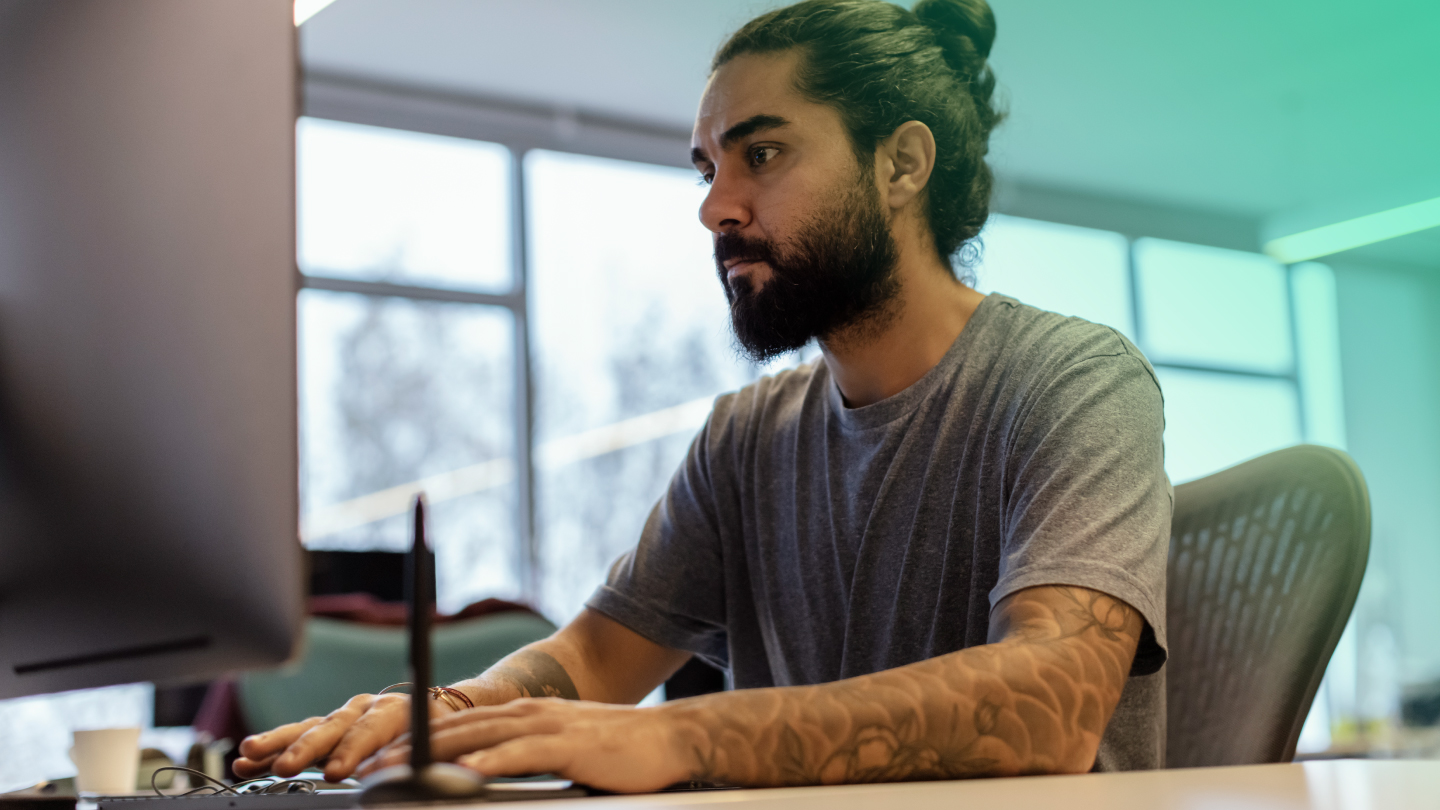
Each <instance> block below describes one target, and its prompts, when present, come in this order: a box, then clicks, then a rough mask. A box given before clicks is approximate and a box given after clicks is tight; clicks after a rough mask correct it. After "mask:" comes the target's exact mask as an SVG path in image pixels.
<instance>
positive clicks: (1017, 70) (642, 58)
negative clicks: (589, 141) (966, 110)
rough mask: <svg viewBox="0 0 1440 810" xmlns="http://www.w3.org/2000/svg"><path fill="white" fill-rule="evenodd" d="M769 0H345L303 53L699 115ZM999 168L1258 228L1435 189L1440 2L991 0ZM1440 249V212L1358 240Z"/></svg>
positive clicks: (1415, 260) (448, 79)
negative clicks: (734, 36)
mask: <svg viewBox="0 0 1440 810" xmlns="http://www.w3.org/2000/svg"><path fill="white" fill-rule="evenodd" d="M778 4H779V3H777V2H775V0H709V1H708V2H700V0H338V2H335V3H334V4H333V5H331V6H330V7H328V8H326V9H325V10H324V11H322V12H320V13H319V14H318V15H316V16H315V17H314V18H312V19H311V20H310V21H309V22H308V23H306V24H305V25H304V26H303V28H302V29H301V31H302V53H303V58H304V62H305V65H306V67H307V69H310V70H316V71H323V72H326V73H332V74H343V75H347V76H355V77H364V78H371V79H377V80H381V81H385V82H389V83H398V84H408V85H416V86H423V87H431V88H436V89H442V90H448V91H458V92H462V93H471V94H476V95H481V96H487V97H492V98H494V97H498V98H510V99H516V100H523V101H527V102H531V103H541V104H548V105H555V106H557V107H561V108H566V109H580V110H585V111H591V112H596V113H603V114H606V115H610V116H618V117H624V118H630V119H636V120H639V121H644V122H649V123H652V124H660V125H664V126H668V127H673V128H675V129H677V130H688V129H689V126H690V121H691V117H692V115H693V113H694V108H695V104H696V101H697V100H698V98H699V95H700V92H701V89H702V88H703V86H704V82H705V76H706V68H707V65H708V62H709V59H710V56H711V54H712V53H713V52H714V49H715V47H716V46H717V45H718V44H719V43H720V42H721V41H722V40H723V39H724V38H725V36H726V35H727V34H729V33H730V32H731V31H733V30H734V29H735V28H737V27H738V26H739V25H741V24H742V23H743V22H745V20H747V19H749V18H750V17H751V16H753V15H754V14H755V13H757V12H759V11H763V10H765V9H767V8H771V7H774V6H776V5H778ZM992 6H993V8H994V10H995V15H996V18H997V21H998V26H999V36H998V38H997V41H996V45H995V49H994V52H993V53H992V55H991V56H992V62H993V65H994V69H995V72H996V74H997V76H998V77H999V81H1000V91H1001V93H1002V97H1003V99H1004V102H1005V105H1006V107H1007V108H1008V110H1009V119H1008V120H1007V121H1006V122H1005V123H1004V124H1003V125H1002V126H1001V128H1000V129H999V130H997V131H996V134H995V136H994V142H993V151H992V156H993V159H994V162H995V166H996V168H997V171H998V173H999V174H1000V175H1001V177H1002V178H1003V179H1005V180H1007V181H1011V182H1017V183H1024V184H1029V185H1033V186H1039V187H1045V188H1053V189H1062V190H1067V191H1071V192H1083V193H1086V194H1093V195H1096V196H1099V197H1106V198H1116V199H1123V200H1129V201H1132V202H1140V203H1148V204H1155V205H1160V206H1171V207H1175V208H1177V209H1183V210H1196V211H1208V212H1215V213H1216V214H1223V215H1227V216H1242V217H1247V218H1252V219H1253V220H1254V221H1255V223H1256V227H1257V228H1258V229H1259V230H1260V231H1261V233H1262V234H1263V235H1264V236H1265V237H1270V236H1278V235H1283V234H1285V233H1293V232H1295V231H1298V230H1304V229H1307V228H1310V227H1316V226H1319V225H1324V224H1329V223H1331V222H1335V221H1339V220H1341V219H1346V218H1349V217H1353V216H1359V215H1363V214H1368V213H1373V212H1375V211H1378V210H1385V209H1387V208H1390V207H1394V206H1398V205H1403V204H1406V203H1411V202H1417V201H1420V200H1424V199H1429V198H1432V197H1437V196H1440V148H1437V145H1440V45H1437V43H1440V2H1436V0H1372V2H1370V3H1367V4H1363V5H1362V4H1357V3H1354V2H1353V1H1351V2H1340V0H1211V2H1208V3H1204V4H1197V3H1178V2H1166V1H1164V0H1104V2H1100V3H1078V2H1075V1H1074V0H992ZM1352 254H1354V256H1355V258H1358V259H1363V260H1375V261H1385V262H1389V263H1399V264H1408V265H1416V266H1422V267H1440V229H1432V230H1431V231H1428V232H1424V233H1421V234H1416V235H1413V236H1410V237H1405V238H1402V239H1397V240H1392V241H1390V242H1387V243H1384V244H1382V245H1376V246H1373V247H1371V248H1365V249H1362V250H1360V251H1352Z"/></svg>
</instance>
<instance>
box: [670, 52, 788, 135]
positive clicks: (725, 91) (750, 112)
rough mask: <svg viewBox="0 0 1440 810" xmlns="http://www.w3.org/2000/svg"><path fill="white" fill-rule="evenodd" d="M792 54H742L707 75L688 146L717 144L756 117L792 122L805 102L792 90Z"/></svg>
mask: <svg viewBox="0 0 1440 810" xmlns="http://www.w3.org/2000/svg"><path fill="white" fill-rule="evenodd" d="M795 59H796V55H795V53H794V52H784V53H774V54H745V55H744V56H739V57H736V58H735V59H732V60H731V61H729V62H727V63H725V64H724V65H722V66H721V67H720V69H719V70H716V71H715V73H714V74H712V75H711V76H710V81H709V82H708V83H707V84H706V85H705V93H704V94H703V95H702V96H701V97H700V110H699V112H698V113H697V114H696V116H695V130H694V134H693V136H692V137H691V145H692V146H696V147H701V148H705V147H707V146H710V145H715V146H718V145H720V141H721V138H722V137H723V136H724V134H725V133H726V132H727V131H729V130H730V129H731V128H732V127H735V126H736V125H737V124H740V123H742V122H744V121H747V120H750V119H752V118H754V117H756V116H764V115H768V116H776V117H780V118H784V119H787V120H793V119H794V117H795V115H796V114H798V113H800V111H799V110H797V109H796V108H797V107H798V106H800V105H804V104H805V103H806V102H805V99H804V98H803V97H801V96H800V94H799V93H798V92H797V91H796V90H795V86H794V83H793V82H792V80H791V78H792V76H793V75H794V62H795Z"/></svg>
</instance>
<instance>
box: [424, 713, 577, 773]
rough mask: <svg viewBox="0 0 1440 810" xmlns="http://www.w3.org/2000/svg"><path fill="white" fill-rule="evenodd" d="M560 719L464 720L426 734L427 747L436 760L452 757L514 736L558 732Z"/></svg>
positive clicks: (547, 717)
mask: <svg viewBox="0 0 1440 810" xmlns="http://www.w3.org/2000/svg"><path fill="white" fill-rule="evenodd" d="M562 725H563V724H562V723H561V722H560V719H559V718H557V717H554V716H547V715H544V714H540V715H533V716H531V717H503V718H498V719H495V720H484V721H479V722H474V723H468V724H466V725H463V726H459V727H456V728H450V729H446V730H444V731H441V732H438V733H432V734H431V735H430V750H431V751H432V752H434V754H435V758H436V759H437V760H441V761H445V760H451V759H454V758H456V757H458V756H460V755H461V754H468V753H470V752H471V751H478V750H480V749H483V748H490V747H491V746H495V745H499V744H501V743H503V742H507V741H509V740H513V739H515V738H516V737H528V736H531V735H536V734H556V733H559V731H560V729H561V727H562Z"/></svg>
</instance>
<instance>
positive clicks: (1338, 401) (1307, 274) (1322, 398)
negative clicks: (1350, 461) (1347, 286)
mask: <svg viewBox="0 0 1440 810" xmlns="http://www.w3.org/2000/svg"><path fill="white" fill-rule="evenodd" d="M1290 291H1291V294H1292V295H1293V296H1295V337H1296V343H1297V344H1298V345H1297V347H1296V349H1297V351H1298V352H1299V354H1300V362H1299V364H1298V365H1299V372H1300V374H1299V376H1300V393H1301V396H1302V397H1303V399H1304V402H1305V440H1306V441H1308V442H1313V443H1315V444H1328V445H1330V446H1331V447H1339V448H1344V447H1345V401H1344V389H1343V388H1342V386H1341V378H1340V316H1339V311H1338V301H1337V300H1336V293H1335V273H1334V271H1332V270H1331V269H1330V268H1329V267H1327V266H1325V265H1323V264H1316V263H1315V262H1306V263H1305V264H1297V265H1295V266H1294V267H1292V268H1290Z"/></svg>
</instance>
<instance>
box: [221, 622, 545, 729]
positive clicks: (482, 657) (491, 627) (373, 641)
mask: <svg viewBox="0 0 1440 810" xmlns="http://www.w3.org/2000/svg"><path fill="white" fill-rule="evenodd" d="M553 632H555V625H553V624H551V623H550V622H549V621H546V620H545V619H544V618H542V617H540V616H537V615H535V614H533V613H528V612H522V611H515V612H508V613H495V614H491V615H488V616H482V617H480V618H476V619H465V620H462V621H456V622H451V623H448V624H441V625H437V626H436V627H435V630H434V634H433V636H432V640H431V646H432V650H433V654H434V658H435V664H434V678H435V682H436V683H453V682H455V681H458V680H461V679H462V678H469V677H471V676H473V675H475V674H476V673H478V672H480V671H482V670H484V669H485V668H487V667H489V666H490V665H491V664H493V663H495V662H496V661H499V660H500V659H501V658H504V657H505V656H507V655H509V654H510V653H512V652H514V651H515V650H518V649H519V648H521V647H523V646H525V645H526V644H529V643H530V642H532V641H538V640H540V639H542V638H545V637H546V636H549V635H550V634H551V633H553ZM405 660H406V658H405V629H404V628H403V627H383V626H375V625H365V624H360V623H357V622H348V621H340V620H337V619H327V618H319V617H311V618H309V619H307V620H306V623H305V654H304V656H303V657H302V658H301V659H300V660H299V661H298V662H297V663H295V664H292V665H291V666H288V667H284V668H281V669H279V670H272V671H258V672H247V673H245V674H244V675H242V676H241V677H240V681H239V693H240V694H239V697H240V709H241V712H242V713H243V715H244V720H245V724H246V726H248V727H249V728H250V729H251V730H252V731H260V730H264V729H269V728H275V727H276V726H278V725H281V724H284V723H293V722H295V721H297V720H303V719H305V718H307V717H313V716H323V715H326V714H329V713H330V712H331V711H333V710H335V709H337V708H339V707H340V706H342V705H344V704H345V701H347V700H349V699H350V698H352V697H354V696H355V695H358V694H362V693H367V692H378V691H380V690H381V689H383V688H385V687H386V686H389V685H390V684H393V683H398V682H400V681H404V680H406V679H408V678H409V675H407V674H406V671H405V668H406V667H405Z"/></svg>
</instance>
